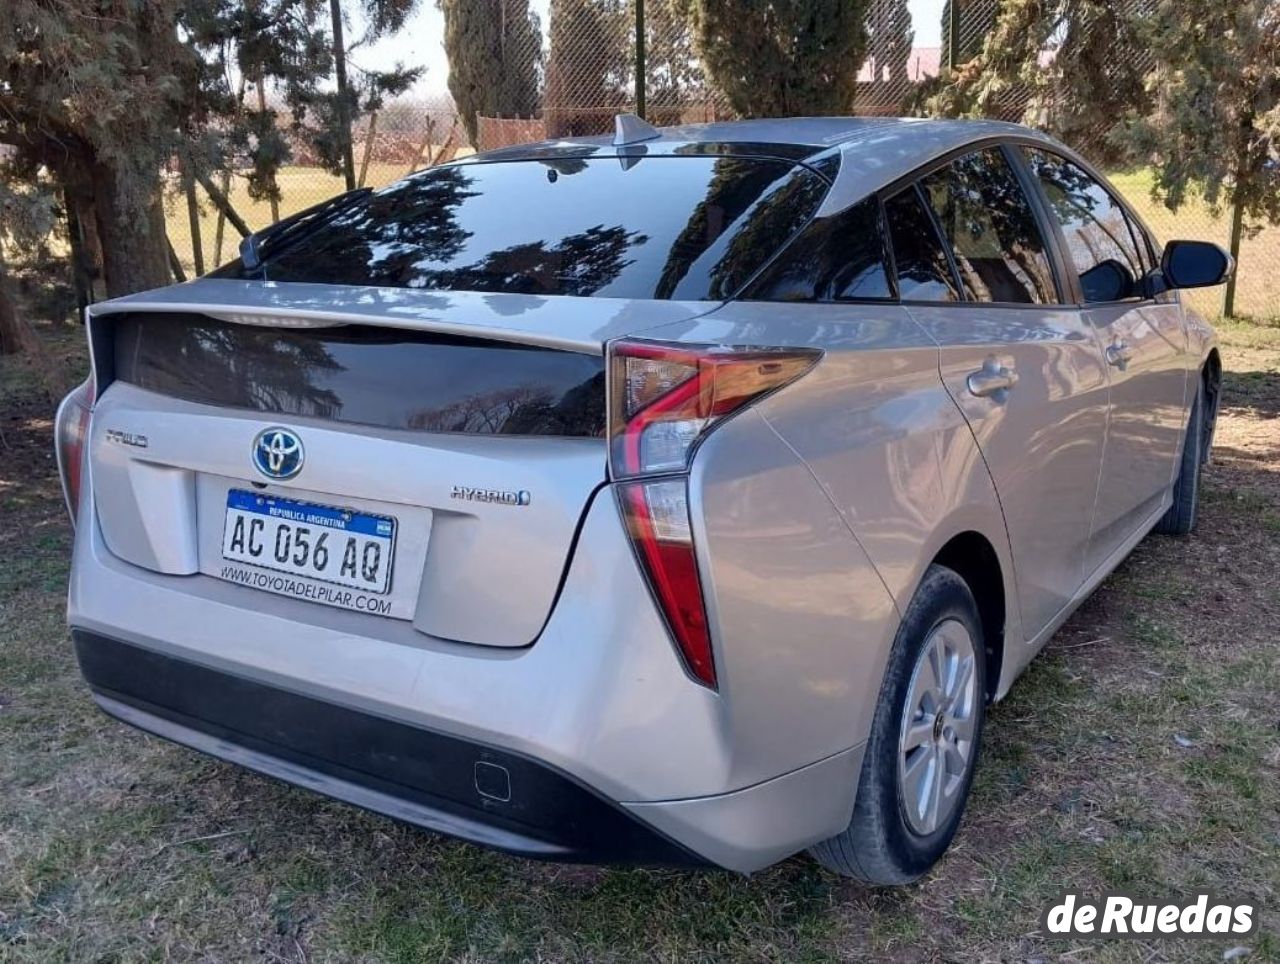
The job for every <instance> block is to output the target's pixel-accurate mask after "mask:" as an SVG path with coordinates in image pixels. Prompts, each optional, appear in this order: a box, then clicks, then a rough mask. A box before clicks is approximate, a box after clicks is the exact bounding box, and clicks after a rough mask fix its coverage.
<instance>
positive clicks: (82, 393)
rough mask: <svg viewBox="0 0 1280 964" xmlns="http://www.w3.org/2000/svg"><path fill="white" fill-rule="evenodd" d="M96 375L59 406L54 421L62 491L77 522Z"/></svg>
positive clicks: (74, 520)
mask: <svg viewBox="0 0 1280 964" xmlns="http://www.w3.org/2000/svg"><path fill="white" fill-rule="evenodd" d="M93 397H94V385H93V376H90V377H89V378H88V379H86V380H85V381H84V382H83V383H82V384H81V385H80V386H79V387H77V388H76V389H74V390H73V391H72V392H71V394H69V395H68V396H67V397H66V398H64V399H63V400H62V404H61V405H59V406H58V414H57V416H55V418H54V421H53V424H54V430H53V431H54V448H55V451H56V452H57V456H58V472H59V474H60V475H61V476H62V494H63V496H64V497H65V498H66V500H67V511H68V512H70V513H71V524H72V525H73V526H74V525H75V523H76V510H77V509H78V508H79V506H80V479H81V472H82V471H83V467H84V444H85V439H87V438H88V437H89V419H90V417H91V415H92V413H93V400H94V398H93Z"/></svg>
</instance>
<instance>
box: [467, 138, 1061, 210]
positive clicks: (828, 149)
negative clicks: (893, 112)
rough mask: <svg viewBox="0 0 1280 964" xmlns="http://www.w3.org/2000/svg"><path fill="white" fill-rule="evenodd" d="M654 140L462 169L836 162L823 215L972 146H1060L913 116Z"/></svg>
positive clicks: (547, 152) (501, 156) (522, 154)
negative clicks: (724, 159)
mask: <svg viewBox="0 0 1280 964" xmlns="http://www.w3.org/2000/svg"><path fill="white" fill-rule="evenodd" d="M656 130H657V136H656V137H651V138H650V139H648V140H644V141H636V142H633V143H629V144H624V145H615V144H614V143H613V138H612V137H611V136H609V135H603V136H597V137H570V138H563V139H560V140H548V141H538V142H535V143H532V144H516V145H512V146H510V147H503V148H498V149H497V150H492V151H485V152H482V153H479V154H474V155H472V156H470V157H468V158H464V159H463V160H461V161H458V162H455V163H459V164H469V163H484V162H490V161H508V160H540V161H552V160H557V159H567V158H583V157H601V156H604V157H627V158H639V157H644V156H649V155H659V156H663V155H666V156H670V155H717V154H720V155H728V154H733V155H748V156H759V157H776V158H781V159H784V160H790V161H793V162H803V163H814V162H816V161H818V160H820V159H822V158H825V157H830V156H838V157H839V158H840V167H839V171H838V173H837V175H836V179H835V183H834V184H833V185H832V188H831V191H830V192H828V195H827V197H826V199H825V200H824V202H823V204H822V208H821V210H820V211H819V212H818V213H819V215H820V216H823V215H829V214H835V213H837V212H839V211H841V210H844V209H845V208H846V207H848V206H849V205H851V204H854V203H856V202H858V201H860V200H862V199H863V198H865V197H866V196H867V195H869V194H871V193H873V192H874V191H877V190H879V189H880V188H882V187H884V186H886V185H888V184H891V183H893V182H894V181H896V180H897V179H899V178H900V177H903V176H904V175H907V174H910V173H911V172H912V171H913V170H915V169H916V168H918V167H920V166H922V165H924V164H927V163H928V162H929V161H931V160H933V159H934V158H937V157H940V156H942V155H944V154H948V153H950V152H951V151H954V150H958V149H960V148H963V147H964V146H966V145H967V144H971V143H975V142H979V141H986V140H989V139H992V138H1010V137H1017V138H1023V139H1032V140H1039V141H1043V142H1044V143H1045V144H1046V145H1051V146H1055V147H1056V146H1057V145H1056V144H1055V142H1053V141H1052V140H1051V139H1050V138H1049V137H1048V136H1046V135H1045V134H1042V133H1040V132H1039V131H1036V130H1034V129H1033V128H1030V127H1025V126H1023V125H1021V124H1010V123H1006V122H1004V121H989V120H935V119H932V118H914V117H777V118H760V119H756V120H738V121H715V122H712V123H708V124H681V125H678V126H674V127H660V128H657V129H656Z"/></svg>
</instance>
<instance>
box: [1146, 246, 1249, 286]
mask: <svg viewBox="0 0 1280 964" xmlns="http://www.w3.org/2000/svg"><path fill="white" fill-rule="evenodd" d="M1234 269H1235V261H1234V260H1232V257H1231V255H1229V254H1227V252H1226V251H1224V250H1223V249H1222V248H1221V247H1219V246H1218V245H1216V244H1213V243H1212V242H1210V241H1170V242H1169V243H1168V244H1166V245H1165V246H1164V255H1163V256H1162V257H1161V259H1160V270H1161V271H1162V272H1163V273H1164V277H1165V281H1166V282H1167V283H1168V285H1169V287H1170V288H1209V287H1212V286H1213V285H1217V284H1222V282H1224V281H1226V280H1227V278H1228V277H1229V276H1230V275H1231V272H1232V271H1233V270H1234Z"/></svg>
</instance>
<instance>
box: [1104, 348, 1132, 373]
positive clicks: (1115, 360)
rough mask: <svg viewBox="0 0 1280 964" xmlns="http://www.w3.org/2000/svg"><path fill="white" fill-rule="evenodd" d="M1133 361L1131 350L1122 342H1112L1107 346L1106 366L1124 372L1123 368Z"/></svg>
mask: <svg viewBox="0 0 1280 964" xmlns="http://www.w3.org/2000/svg"><path fill="white" fill-rule="evenodd" d="M1132 360H1133V349H1132V348H1130V347H1129V346H1128V345H1126V344H1125V343H1124V342H1122V341H1116V342H1112V343H1111V344H1110V345H1108V346H1107V364H1108V365H1113V366H1115V367H1116V368H1118V369H1120V370H1121V371H1124V369H1125V366H1126V365H1128V364H1129V362H1130V361H1132Z"/></svg>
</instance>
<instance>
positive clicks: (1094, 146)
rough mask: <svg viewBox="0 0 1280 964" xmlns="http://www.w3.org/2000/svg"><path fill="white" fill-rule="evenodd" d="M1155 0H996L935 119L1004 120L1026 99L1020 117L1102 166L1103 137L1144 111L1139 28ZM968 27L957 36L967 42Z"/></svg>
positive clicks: (939, 97) (942, 91)
mask: <svg viewBox="0 0 1280 964" xmlns="http://www.w3.org/2000/svg"><path fill="white" fill-rule="evenodd" d="M1153 2H1154V0H1125V2H1122V3H1114V2H1111V0H1002V2H1001V4H1000V8H999V16H998V18H997V19H996V21H995V23H994V27H993V28H992V29H991V30H990V31H989V32H988V33H987V34H986V39H985V41H984V42H983V44H982V47H981V50H980V51H979V52H978V53H976V54H970V48H969V46H968V44H967V43H966V47H965V50H964V51H963V52H962V54H961V56H962V57H966V58H967V59H966V60H964V61H962V62H961V64H960V65H959V66H958V67H957V70H956V71H955V73H953V74H951V75H949V76H947V77H945V78H944V79H943V81H942V83H941V84H940V85H939V89H938V90H937V91H936V92H935V93H934V94H933V96H932V97H931V98H930V99H929V100H928V102H927V110H928V112H930V113H933V114H939V115H942V116H951V117H956V116H976V117H980V116H993V115H994V116H1004V115H1007V114H1008V113H1009V111H1010V108H1011V107H1012V106H1013V105H1016V104H1020V103H1023V102H1026V101H1028V100H1029V104H1030V106H1029V107H1028V109H1027V111H1026V115H1027V117H1026V119H1027V120H1029V121H1031V122H1033V123H1035V124H1037V125H1038V126H1040V127H1043V128H1045V129H1047V130H1049V131H1051V132H1053V133H1054V134H1056V135H1057V136H1059V137H1061V138H1062V139H1063V140H1065V141H1066V142H1067V143H1069V144H1071V145H1072V146H1074V147H1077V148H1080V149H1082V150H1087V151H1089V152H1090V153H1091V154H1092V155H1093V156H1094V157H1095V158H1097V159H1099V160H1101V161H1115V160H1117V159H1118V158H1117V157H1116V156H1115V155H1114V153H1108V150H1107V148H1108V145H1109V144H1110V143H1111V142H1110V141H1109V140H1108V134H1109V133H1110V131H1111V129H1112V128H1113V127H1114V126H1115V124H1116V121H1117V120H1118V119H1119V118H1120V117H1121V116H1123V115H1124V114H1126V113H1127V112H1129V111H1144V110H1146V109H1147V108H1148V106H1149V98H1148V92H1147V88H1146V86H1145V84H1144V78H1145V71H1146V67H1147V65H1148V63H1149V61H1147V60H1146V58H1144V56H1143V55H1142V52H1143V51H1144V50H1145V48H1144V47H1143V45H1142V43H1143V42H1142V39H1141V35H1140V32H1139V31H1140V26H1141V24H1142V23H1143V21H1144V20H1145V19H1147V18H1148V17H1149V16H1150V12H1151V5H1152V3H1153ZM971 35H972V33H971V28H970V27H969V26H967V25H966V28H965V30H964V31H963V33H962V36H963V37H969V36H971Z"/></svg>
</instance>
